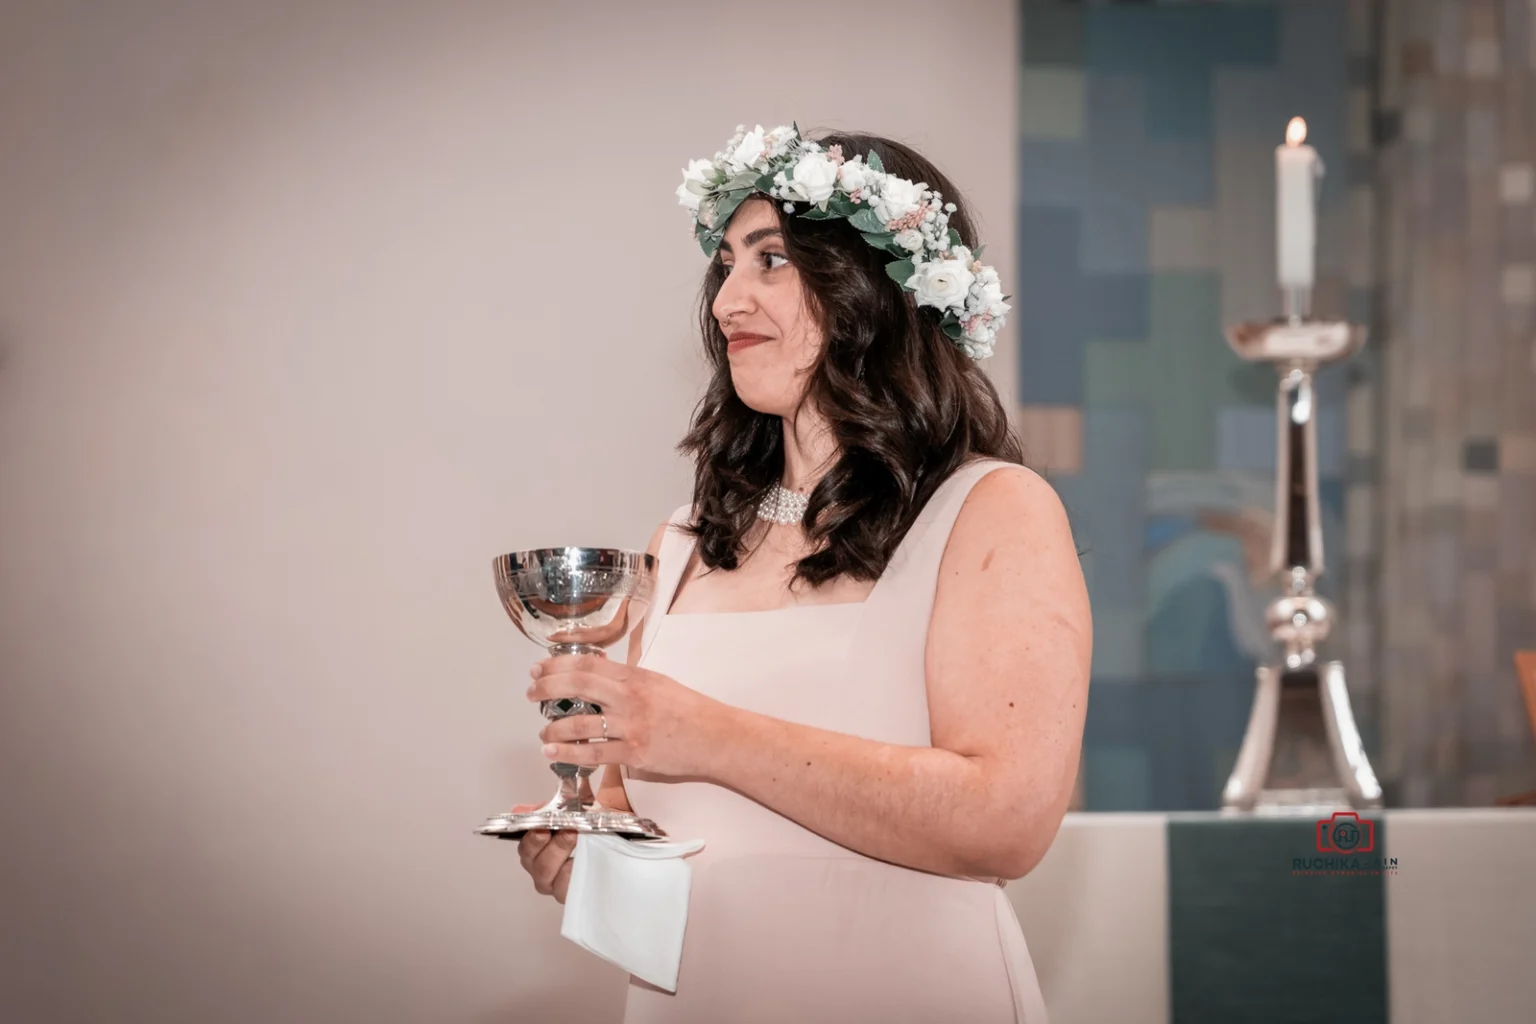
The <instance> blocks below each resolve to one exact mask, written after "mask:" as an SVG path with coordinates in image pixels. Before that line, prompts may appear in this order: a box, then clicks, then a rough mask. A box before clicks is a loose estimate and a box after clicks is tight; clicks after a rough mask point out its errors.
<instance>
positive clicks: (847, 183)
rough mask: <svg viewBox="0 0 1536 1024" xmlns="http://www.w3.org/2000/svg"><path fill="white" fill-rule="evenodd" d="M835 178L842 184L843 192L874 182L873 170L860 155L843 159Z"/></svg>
mask: <svg viewBox="0 0 1536 1024" xmlns="http://www.w3.org/2000/svg"><path fill="white" fill-rule="evenodd" d="M837 180H838V181H839V182H840V183H841V184H842V186H843V191H844V192H848V193H853V192H857V191H858V190H859V189H861V188H869V187H870V186H871V185H873V184H875V172H874V171H872V170H870V168H869V165H868V164H866V163H865V162H864V158H863V157H862V156H855V157H852V158H850V159H848V160H844V161H843V166H842V167H840V168H838V171H837Z"/></svg>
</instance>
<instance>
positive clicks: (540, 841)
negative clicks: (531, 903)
mask: <svg viewBox="0 0 1536 1024" xmlns="http://www.w3.org/2000/svg"><path fill="white" fill-rule="evenodd" d="M538 806H539V805H538V804H518V805H517V806H516V807H514V808H512V813H513V814H519V813H521V812H523V811H533V810H537V809H538ZM575 849H576V833H575V832H574V831H572V830H570V829H562V830H561V831H559V832H556V833H554V834H553V835H551V834H550V832H549V830H548V829H539V830H537V831H533V832H525V833H523V838H521V839H519V840H518V841H517V856H518V859H519V860H520V861H522V864H523V870H524V871H526V872H528V874H529V875H530V876H531V877H532V878H533V888H534V890H535V891H537V892H540V893H542V894H544V895H545V896H553V897H554V898H555V902H556V903H564V902H565V893H566V890H568V889H569V888H570V887H571V864H572V863H573V861H572V860H571V851H573V850H575Z"/></svg>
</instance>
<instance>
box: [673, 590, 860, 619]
mask: <svg viewBox="0 0 1536 1024" xmlns="http://www.w3.org/2000/svg"><path fill="white" fill-rule="evenodd" d="M870 593H874V591H870ZM868 603H869V598H867V597H866V598H865V599H864V600H862V601H819V602H810V603H802V604H786V605H784V606H782V607H779V608H749V609H746V610H745V611H739V612H674V611H672V610H671V609H668V610H667V611H666V613H664V614H663V615H662V618H664V619H718V618H722V617H741V616H744V615H776V614H778V613H780V612H798V611H804V610H805V609H807V608H862V607H864V606H865V605H866V604H868Z"/></svg>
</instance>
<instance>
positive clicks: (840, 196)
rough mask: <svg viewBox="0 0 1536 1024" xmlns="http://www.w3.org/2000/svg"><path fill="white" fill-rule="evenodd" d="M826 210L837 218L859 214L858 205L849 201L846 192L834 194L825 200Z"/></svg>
mask: <svg viewBox="0 0 1536 1024" xmlns="http://www.w3.org/2000/svg"><path fill="white" fill-rule="evenodd" d="M827 209H828V210H830V211H831V212H833V213H835V214H837V215H838V216H839V217H852V216H853V215H854V214H856V213H858V212H859V204H858V203H856V202H854V201H853V200H852V199H849V198H848V194H847V193H846V192H834V193H832V198H831V199H828V200H827Z"/></svg>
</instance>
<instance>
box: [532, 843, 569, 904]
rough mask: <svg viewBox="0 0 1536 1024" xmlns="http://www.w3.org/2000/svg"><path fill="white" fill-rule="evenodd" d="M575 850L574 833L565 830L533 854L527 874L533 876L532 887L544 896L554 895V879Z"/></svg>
mask: <svg viewBox="0 0 1536 1024" xmlns="http://www.w3.org/2000/svg"><path fill="white" fill-rule="evenodd" d="M575 848H576V833H575V832H573V831H570V830H565V831H562V832H558V833H556V834H555V836H554V837H553V838H551V839H550V840H549V841H548V842H546V843H545V844H544V845H543V847H542V848H541V849H540V850H539V851H538V852H537V853H535V854H534V856H533V864H532V866H531V867H529V869H528V873H529V874H530V875H532V876H533V887H534V889H536V890H538V891H539V892H541V893H543V894H544V895H545V896H553V895H554V893H555V889H554V885H555V877H556V876H557V875H559V874H560V870H561V868H563V867H565V865H566V862H567V861H569V860H570V858H571V851H572V850H574V849H575Z"/></svg>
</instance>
